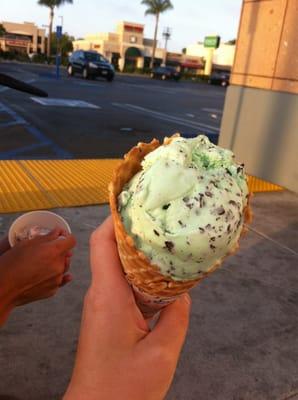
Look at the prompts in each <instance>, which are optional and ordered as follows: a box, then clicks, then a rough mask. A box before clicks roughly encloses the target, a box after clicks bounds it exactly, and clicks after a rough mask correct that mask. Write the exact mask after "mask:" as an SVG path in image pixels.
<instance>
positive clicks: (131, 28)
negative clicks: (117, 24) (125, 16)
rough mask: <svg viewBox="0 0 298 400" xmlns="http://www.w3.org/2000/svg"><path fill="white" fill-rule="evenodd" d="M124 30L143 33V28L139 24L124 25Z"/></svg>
mask: <svg viewBox="0 0 298 400" xmlns="http://www.w3.org/2000/svg"><path fill="white" fill-rule="evenodd" d="M124 30H125V31H126V32H135V33H143V31H144V28H143V27H141V26H135V25H124Z"/></svg>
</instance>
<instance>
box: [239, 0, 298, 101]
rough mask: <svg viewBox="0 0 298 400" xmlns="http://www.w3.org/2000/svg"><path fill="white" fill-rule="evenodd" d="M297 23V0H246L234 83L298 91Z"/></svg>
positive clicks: (242, 15)
mask: <svg viewBox="0 0 298 400" xmlns="http://www.w3.org/2000/svg"><path fill="white" fill-rule="evenodd" d="M297 26H298V1H297V0H254V1H252V0H244V2H243V7H242V13H241V19H240V29H239V34H238V40H237V48H236V56H235V62H234V67H233V74H232V77H231V83H232V84H234V85H243V86H249V87H256V88H262V89H271V90H275V91H285V92H290V93H298V28H297Z"/></svg>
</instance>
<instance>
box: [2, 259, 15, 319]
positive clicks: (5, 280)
mask: <svg viewBox="0 0 298 400" xmlns="http://www.w3.org/2000/svg"><path fill="white" fill-rule="evenodd" d="M11 268H12V265H11V264H10V262H9V259H7V254H4V255H2V256H0V327H1V326H2V325H4V323H5V322H6V320H7V318H8V316H9V314H10V313H11V311H12V310H13V308H14V306H15V304H14V303H15V302H14V296H15V293H14V290H13V287H12V285H11V283H12V282H13V276H12V275H11Z"/></svg>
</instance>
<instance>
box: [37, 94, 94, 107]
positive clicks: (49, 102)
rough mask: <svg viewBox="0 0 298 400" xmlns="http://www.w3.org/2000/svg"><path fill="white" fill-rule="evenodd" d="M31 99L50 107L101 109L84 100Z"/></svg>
mask: <svg viewBox="0 0 298 400" xmlns="http://www.w3.org/2000/svg"><path fill="white" fill-rule="evenodd" d="M30 98H31V99H32V100H33V101H35V102H36V103H39V104H41V105H43V106H50V107H74V108H75V107H76V108H93V109H100V108H101V107H99V106H96V105H95V104H91V103H88V102H87V101H83V100H70V99H55V98H39V97H30Z"/></svg>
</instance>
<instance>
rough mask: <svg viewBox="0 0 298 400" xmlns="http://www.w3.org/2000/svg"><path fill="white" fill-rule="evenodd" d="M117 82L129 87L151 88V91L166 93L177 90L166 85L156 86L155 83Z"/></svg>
mask: <svg viewBox="0 0 298 400" xmlns="http://www.w3.org/2000/svg"><path fill="white" fill-rule="evenodd" d="M118 84H120V85H123V86H129V87H133V88H136V89H141V90H143V89H145V90H151V91H153V92H159V93H167V94H176V93H177V91H176V89H175V88H174V89H173V88H169V87H168V88H166V87H162V86H156V85H140V84H137V83H126V82H119V83H118Z"/></svg>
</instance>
